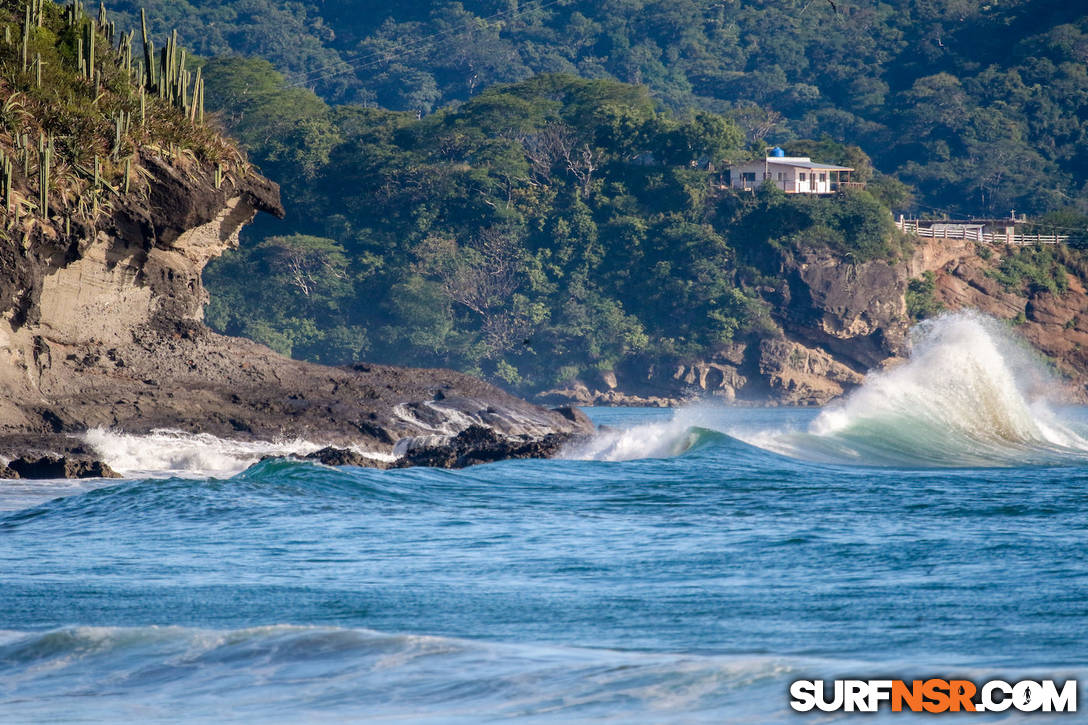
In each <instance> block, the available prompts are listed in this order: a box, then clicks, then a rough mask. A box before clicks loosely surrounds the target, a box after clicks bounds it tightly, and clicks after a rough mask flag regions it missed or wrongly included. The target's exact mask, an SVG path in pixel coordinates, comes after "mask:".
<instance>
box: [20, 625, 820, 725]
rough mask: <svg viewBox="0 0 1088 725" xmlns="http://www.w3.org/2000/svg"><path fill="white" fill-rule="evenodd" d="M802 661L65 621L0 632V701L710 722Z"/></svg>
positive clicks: (27, 706) (86, 712)
mask: <svg viewBox="0 0 1088 725" xmlns="http://www.w3.org/2000/svg"><path fill="white" fill-rule="evenodd" d="M805 664H806V662H804V661H798V660H796V659H794V660H793V661H790V660H788V659H787V658H782V657H770V656H737V657H727V656H705V655H704V656H700V655H680V654H667V653H639V652H621V651H615V650H607V649H582V648H575V647H560V646H547V645H530V644H516V645H515V644H500V643H488V642H476V641H470V640H464V639H456V638H450V637H436V636H426V635H415V634H387V633H383V632H377V631H374V630H367V629H345V628H338V627H315V626H290V625H272V626H264V627H251V628H246V629H232V630H216V629H197V628H188V627H176V626H170V627H65V628H62V629H56V630H51V631H46V632H13V631H8V632H3V631H0V676H2V677H3V678H4V681H5V687H4V691H5V692H3V693H0V705H5V706H6V707H5V709H6V710H7V711H8V714H9V716H11V717H13V718H14V719H16V720H18V721H27V722H30V721H34V720H37V719H38V718H39V717H42V718H43V719H51V718H52V717H55V715H56V710H57V707H58V704H59V703H58V702H57V700H60V701H61V702H63V698H72V697H79V700H80V701H81V705H80V708H81V712H80V719H88V720H97V719H98V718H99V717H103V719H104V720H108V719H111V718H112V717H113V716H115V715H116V713H117V711H118V703H119V702H121V703H124V702H131V700H132V698H139V701H140V703H141V705H140V710H139V712H140V718H139V719H140V720H141V721H143V722H149V721H151V722H159V721H171V722H172V721H175V718H176V717H177V714H178V713H179V712H184V713H186V719H187V720H190V721H194V720H195V721H199V722H204V721H208V722H212V721H214V722H253V721H255V720H257V721H269V719H271V720H272V721H275V722H293V721H301V722H312V721H313V718H314V717H315V716H316V715H318V714H319V713H320V717H319V718H318V719H319V720H321V721H329V722H333V721H343V720H344V719H345V718H346V719H348V720H356V719H358V718H359V717H360V716H361V714H362V713H365V719H366V720H367V721H368V722H374V721H397V722H401V721H404V720H410V721H411V722H443V723H446V722H450V721H451V720H453V721H457V722H461V721H462V720H461V718H466V719H468V720H472V721H477V720H479V719H481V718H484V719H492V718H494V719H503V720H506V719H521V720H528V721H547V722H553V721H557V720H561V719H565V718H571V717H574V718H579V719H581V718H585V719H595V718H600V717H602V716H607V717H608V718H609V719H611V720H620V721H623V720H627V719H628V718H631V719H632V720H633V721H639V720H641V718H642V715H636V714H635V713H638V712H640V711H641V712H643V713H644V712H645V710H648V711H650V712H653V713H655V715H654V716H653V717H652V718H651V719H653V720H654V721H656V722H672V721H674V720H679V721H682V722H724V721H725V717H724V716H725V714H726V713H727V712H731V713H734V714H735V711H734V710H732V709H731V707H736V708H739V709H741V710H742V711H743V710H744V709H745V708H753V706H752V703H753V702H758V701H759V700H761V699H762V698H765V697H771V696H774V695H775V694H777V693H778V692H779V691H780V690H783V689H784V688H785V686H786V683H787V682H788V681H789V679H791V673H794V672H797V671H798V670H799V669H800V668H801V667H803V666H805ZM102 682H109V683H110V686H109V687H108V688H107V689H106V691H105V692H103V691H101V690H99V689H98V688H99V687H100V686H101V683H102ZM92 693H93V695H94V696H93V697H90V696H88V695H90V694H92ZM81 696H82V697H81ZM228 703H229V705H228ZM129 707H132V706H131V705H129ZM753 709H754V708H753ZM632 711H634V712H632ZM285 713H295V714H294V716H290V715H286V716H285ZM624 713H626V714H627V717H626V718H625V717H623V714H624ZM617 714H620V717H617ZM107 716H108V717H107Z"/></svg>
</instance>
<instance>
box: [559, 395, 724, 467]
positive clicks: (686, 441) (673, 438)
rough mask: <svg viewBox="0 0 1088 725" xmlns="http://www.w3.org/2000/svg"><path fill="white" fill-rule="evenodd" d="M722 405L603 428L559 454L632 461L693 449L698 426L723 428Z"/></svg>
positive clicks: (691, 408)
mask: <svg viewBox="0 0 1088 725" xmlns="http://www.w3.org/2000/svg"><path fill="white" fill-rule="evenodd" d="M724 410H725V409H723V408H722V407H721V406H712V405H694V406H690V407H686V408H680V409H678V410H677V411H675V412H674V414H673V416H672V418H670V419H669V420H664V421H657V422H653V423H643V424H641V425H635V426H631V427H629V428H609V427H605V428H602V429H601V430H599V431H598V432H597V434H596V435H594V436H593V437H592V438H590V439H589V440H588V441H584V442H581V443H577V444H575V445H573V446H571V447H569V448H567V449H565V450H564V451H562V453H561V455H560V457H561V458H567V459H570V460H588V461H631V460H637V459H640V458H670V457H672V456H678V455H680V454H681V453H684V452H685V451H687V450H688V449H690V448H691V447H692V446H693V445H695V443H696V442H698V440H699V429H700V428H707V429H719V430H721V429H723V428H724V425H723V423H724V421H723V411H724Z"/></svg>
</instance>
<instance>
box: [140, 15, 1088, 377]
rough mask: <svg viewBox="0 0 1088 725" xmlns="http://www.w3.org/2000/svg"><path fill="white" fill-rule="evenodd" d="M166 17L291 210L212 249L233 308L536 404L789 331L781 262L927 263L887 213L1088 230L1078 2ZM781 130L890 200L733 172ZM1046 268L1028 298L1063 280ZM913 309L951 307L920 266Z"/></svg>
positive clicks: (263, 337)
mask: <svg viewBox="0 0 1088 725" xmlns="http://www.w3.org/2000/svg"><path fill="white" fill-rule="evenodd" d="M121 7H122V9H123V10H124V9H126V8H127V9H128V13H129V14H128V16H127V17H128V20H129V21H131V22H134V23H138V16H137V15H135V14H133V11H132V10H133V7H134V6H132V5H126V4H125V3H122V6H121ZM148 17H149V21H150V23H151V25H152V26H153V27H157V28H163V29H165V28H168V27H173V26H177V27H178V28H179V29H180V30H181V36H182V38H183V39H185V40H186V41H191V42H192V43H193V44H194V45H195V46H196V48H197V49H198V50H199V51H200V52H201V53H203V54H204V57H203V58H202V59H197V60H196V62H197V63H198V64H201V65H202V67H201V71H202V73H203V77H204V78H205V79H206V100H207V104H208V108H209V110H210V111H214V112H215V115H214V118H215V119H217V121H218V122H219V123H221V124H222V125H223V126H224V127H225V128H226V129H228V130H229V131H230V133H231V134H232V135H234V136H235V137H236V138H237V139H238V140H239V141H240V142H241V144H242V145H243V147H244V148H246V149H247V151H248V152H249V155H250V159H251V160H252V161H254V162H255V163H256V164H257V165H258V166H259V167H260V168H261V169H262V170H263V171H264V172H265V173H266V174H268V175H269V176H270V177H271V178H274V179H276V180H278V181H280V182H281V184H282V185H283V195H284V201H285V204H286V207H287V209H288V218H287V220H286V222H285V223H272V222H270V221H263V222H259V223H258V224H257V225H255V226H254V227H253V228H252V229H251V230H249V231H247V233H246V236H245V237H243V244H242V249H241V251H240V252H238V253H236V254H232V255H228V256H227V257H225V258H224V259H222V260H221V261H220V262H218V263H216V264H213V265H212V266H211V267H209V269H208V272H207V281H208V286H209V289H210V290H211V291H212V303H211V305H210V306H209V308H208V311H207V317H208V321H209V323H210V324H211V325H212V326H213V327H215V328H217V329H219V330H222V331H226V332H229V333H232V334H240V335H244V336H247V337H251V338H253V339H256V340H258V341H261V342H264V343H267V344H269V345H271V346H272V347H274V348H275V349H277V350H280V351H282V352H284V353H287V354H290V355H293V356H295V357H299V358H305V359H311V360H316V361H321V362H328V363H342V362H352V361H359V360H364V359H365V360H373V361H378V362H389V363H399V364H413V365H441V366H449V367H453V368H456V369H460V370H465V371H469V372H472V373H475V374H478V375H481V376H483V377H486V378H488V379H491V380H495V381H498V382H502V383H504V384H506V385H508V386H510V387H512V388H515V389H518V390H520V391H522V392H525V393H528V392H535V391H539V390H542V389H546V388H548V387H550V386H555V385H562V384H565V383H568V382H569V381H571V380H574V379H576V378H579V379H583V380H584V379H590V378H593V377H594V376H600V375H602V374H608V373H609V372H610V371H612V370H614V369H616V368H617V366H620V365H621V364H623V363H625V362H626V363H630V362H631V361H632V360H637V361H638V364H639V365H643V366H645V365H649V366H651V367H654V366H656V367H657V369H661V368H663V367H665V366H673V369H677V368H676V366H683V365H686V364H690V363H691V361H695V360H710V359H713V358H714V357H715V356H722V355H728V354H730V353H729V352H728V351H729V350H734V351H736V350H738V349H741V348H745V349H749V350H757V349H758V347H759V344H760V341H762V340H774V339H781V338H782V336H783V335H784V334H785V333H784V331H783V329H782V325H783V324H784V322H783V315H784V314H785V313H784V312H783V308H782V305H785V304H787V303H789V300H787V299H786V297H787V296H788V295H786V296H784V295H785V293H784V292H783V290H786V289H787V288H788V287H789V284H790V283H789V281H788V280H787V279H786V277H785V274H786V273H785V272H784V271H783V270H784V268H783V265H784V264H791V263H792V262H791V261H790V260H794V259H795V258H796V257H797V255H799V254H813V253H815V254H830V255H839V258H840V259H841V260H842V261H843V262H844V263H847V264H862V263H864V262H865V261H867V260H874V259H884V260H890V261H893V260H897V259H898V260H903V259H905V258H906V257H907V256H908V255H909V253H910V250H909V247H910V245H911V242H910V240H909V239H906V238H902V237H900V236H899V235H898V233H896V232H895V231H894V230H893V229H892V227H891V219H892V215H891V213H890V212H891V211H893V210H894V211H895V212H907V213H910V212H912V211H913V212H918V213H921V214H933V213H938V214H940V213H949V214H955V215H958V214H976V215H1000V216H1004V215H1006V214H1008V212H1009V210H1010V209H1012V208H1015V209H1016V211H1017V213H1028V214H1030V215H1032V218H1033V221H1034V222H1035V223H1038V224H1042V225H1044V226H1042V227H1040V230H1046V231H1051V230H1053V231H1061V232H1063V233H1072V234H1073V235H1074V238H1075V239H1077V240H1082V239H1083V237H1084V235H1083V234H1081V233H1079V232H1077V231H1076V229H1078V228H1083V227H1085V226H1086V218H1085V216H1084V212H1085V207H1086V206H1088V189H1086V188H1085V181H1086V174H1085V172H1086V171H1088V168H1086V167H1088V153H1086V152H1085V150H1084V149H1085V144H1084V143H1083V141H1084V140H1085V139H1084V136H1085V134H1086V133H1088V73H1086V69H1085V60H1088V34H1086V33H1088V19H1086V18H1088V15H1086V14H1084V13H1081V12H1080V11H1079V10H1077V9H1076V8H1075V7H1073V5H1072V4H1069V3H1065V4H1058V3H1047V2H1031V3H1029V2H1008V3H1002V4H1000V5H998V4H993V5H984V4H982V3H978V2H974V1H973V0H956V1H955V2H952V1H951V0H948V1H943V2H932V1H931V0H904V1H901V2H894V3H887V4H879V3H878V4H873V3H850V2H845V1H844V2H836V3H834V4H832V3H830V2H827V1H826V0H811V1H809V0H805V2H800V1H799V0H765V1H764V2H754V3H749V2H744V3H741V2H722V1H720V0H719V1H716V2H707V1H705V0H679V1H675V2H672V1H670V2H642V1H633V0H631V1H623V2H619V1H613V2H602V3H588V2H578V1H576V0H530V1H529V2H522V3H506V2H467V3H464V4H459V3H441V2H437V3H399V4H395V5H394V4H385V5H379V4H376V3H367V2H355V1H352V2H349V1H347V0H342V1H340V2H332V1H330V2H321V3H317V2H310V1H309V0H307V1H306V2H298V3H271V2H267V1H266V0H228V1H226V2H217V3H214V4H213V3H210V2H204V1H203V0H199V1H197V0H191V1H190V2H178V3H174V2H172V3H164V2H158V1H156V2H151V3H149V13H148ZM121 24H122V26H123V25H124V17H122V20H121ZM768 143H775V144H779V145H782V146H784V147H785V148H786V149H787V151H788V152H789V153H791V154H797V155H811V156H813V157H814V158H816V159H818V160H820V161H825V162H830V163H842V164H846V165H849V166H851V167H854V168H856V169H858V172H857V175H856V178H857V180H859V181H863V182H867V187H866V189H865V190H864V191H854V192H852V193H848V194H844V195H840V196H837V197H834V198H823V199H804V198H796V197H792V198H790V197H786V196H784V195H782V194H778V193H774V192H772V191H769V190H768V191H764V192H760V193H759V194H757V195H754V196H752V195H748V196H744V195H740V196H737V195H733V194H730V193H727V192H723V191H722V190H720V189H719V188H718V186H719V181H720V179H719V178H718V176H717V175H718V173H719V172H720V170H721V168H722V165H723V163H724V162H728V161H729V160H737V159H743V158H751V157H753V156H756V155H759V154H761V153H763V152H764V150H765V148H766V146H767V144H768ZM826 258H827V257H825V259H826ZM1012 259H1014V261H1015V260H1019V259H1020V256H1018V255H1014V257H1013V258H1012ZM1025 260H1026V261H1024V262H1023V264H1022V265H1021V266H1023V267H1024V269H1025V270H1026V271H1025V272H1024V274H1023V275H1021V277H1020V278H1023V279H1029V278H1030V279H1033V280H1034V279H1036V278H1038V280H1042V282H1039V283H1038V284H1036V283H1035V282H1033V283H1032V284H1033V285H1035V286H1034V287H1032V289H1035V288H1036V287H1037V288H1038V289H1047V288H1048V284H1049V286H1050V287H1053V286H1054V284H1056V282H1054V280H1058V281H1061V279H1063V278H1062V272H1061V267H1060V265H1059V266H1058V267H1054V269H1051V267H1052V266H1053V265H1050V266H1048V265H1046V264H1042V263H1040V264H1036V261H1035V260H1034V259H1033V258H1027V257H1025ZM1009 264H1012V262H1010V263H1009ZM1016 264H1020V262H1016ZM1014 266H1015V265H1014ZM1055 269H1056V270H1057V271H1054V270H1055ZM998 272H1000V270H998ZM998 272H995V274H997V273H998ZM1020 278H1017V279H1020ZM897 284H898V283H897ZM888 294H890V295H892V297H896V299H901V298H900V297H898V295H899V294H901V292H900V291H896V290H892V291H890V292H889V293H888ZM907 299H908V303H909V305H910V312H911V314H913V315H915V316H923V315H925V314H930V313H932V312H934V311H936V310H938V309H939V305H937V304H936V303H935V301H934V298H933V291H932V284H930V285H929V287H927V286H926V283H925V281H924V280H918V281H916V283H915V284H914V285H913V286H912V288H911V290H910V291H909V295H908V298H907ZM886 302H887V303H888V304H889V305H892V303H893V302H894V300H890V301H886ZM881 304H883V303H881ZM892 306H894V305H892ZM889 309H891V308H890V307H889ZM882 314H883V313H882ZM794 322H795V323H796V320H795V321H794ZM795 332H796V331H795ZM881 344H882V345H884V346H885V347H887V348H888V349H891V347H894V345H892V344H891V343H890V342H888V343H886V344H885V343H881ZM753 345H754V346H755V347H753ZM745 346H747V347H745ZM888 346H891V347H888ZM771 352H773V351H771ZM761 354H762V353H761ZM768 354H771V353H768ZM806 354H807V353H806ZM875 359H876V358H875V357H873V358H872V360H875ZM872 360H870V359H868V358H866V359H865V360H860V359H859V360H856V361H854V362H851V363H850V364H851V365H853V366H854V367H855V369H859V370H860V369H862V368H864V367H865V366H866V365H869V364H871V363H872ZM738 364H739V363H738ZM744 364H745V365H754V366H756V368H760V369H762V367H765V366H766V364H769V363H766V364H765V362H758V361H755V359H753V360H752V361H749V362H747V363H744ZM821 364H822V363H821ZM843 374H844V375H846V373H843ZM851 374H853V373H851ZM847 377H849V376H847Z"/></svg>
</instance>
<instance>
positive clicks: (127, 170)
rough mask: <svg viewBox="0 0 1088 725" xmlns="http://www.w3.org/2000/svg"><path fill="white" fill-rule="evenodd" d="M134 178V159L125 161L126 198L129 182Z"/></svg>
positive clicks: (130, 158)
mask: <svg viewBox="0 0 1088 725" xmlns="http://www.w3.org/2000/svg"><path fill="white" fill-rule="evenodd" d="M131 176H132V157H131V156H130V157H128V158H127V159H125V196H128V182H129V178H130V177H131Z"/></svg>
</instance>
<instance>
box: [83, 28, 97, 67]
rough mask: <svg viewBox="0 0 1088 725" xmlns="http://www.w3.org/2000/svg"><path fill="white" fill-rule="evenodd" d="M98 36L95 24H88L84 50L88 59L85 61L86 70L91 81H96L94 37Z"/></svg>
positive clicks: (84, 30) (84, 29)
mask: <svg viewBox="0 0 1088 725" xmlns="http://www.w3.org/2000/svg"><path fill="white" fill-rule="evenodd" d="M95 35H97V33H95V30H94V23H90V22H88V23H87V24H86V25H84V26H83V36H84V38H85V42H84V43H83V48H84V50H85V51H86V57H85V61H84V64H83V65H84V68H85V70H86V74H87V78H88V79H89V80H94V79H95V74H94V36H95Z"/></svg>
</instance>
